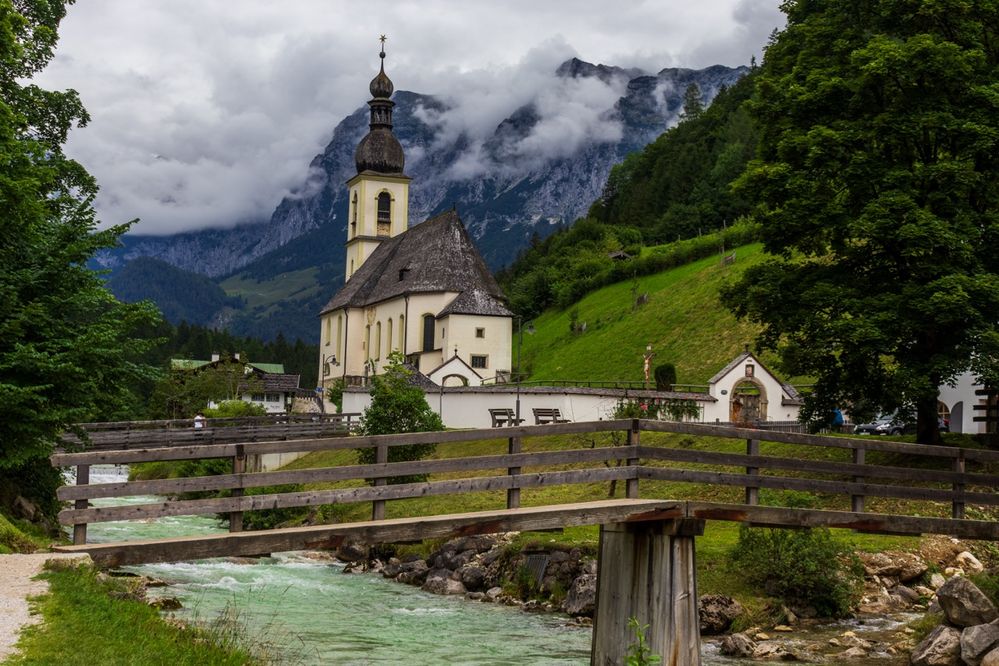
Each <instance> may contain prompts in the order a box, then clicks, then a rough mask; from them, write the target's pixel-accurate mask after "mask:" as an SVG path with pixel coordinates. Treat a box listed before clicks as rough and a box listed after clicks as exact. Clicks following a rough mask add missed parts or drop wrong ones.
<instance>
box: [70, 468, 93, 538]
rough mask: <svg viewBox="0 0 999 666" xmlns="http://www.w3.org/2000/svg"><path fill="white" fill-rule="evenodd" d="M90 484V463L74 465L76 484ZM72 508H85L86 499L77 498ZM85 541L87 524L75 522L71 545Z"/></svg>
mask: <svg viewBox="0 0 999 666" xmlns="http://www.w3.org/2000/svg"><path fill="white" fill-rule="evenodd" d="M89 484H90V465H77V466H76V485H78V486H86V485H89ZM73 508H74V509H86V508H87V500H85V499H78V500H76V502H75V503H74V504H73ZM85 543H87V524H86V523H76V524H74V525H73V545H76V546H79V545H82V544H85Z"/></svg>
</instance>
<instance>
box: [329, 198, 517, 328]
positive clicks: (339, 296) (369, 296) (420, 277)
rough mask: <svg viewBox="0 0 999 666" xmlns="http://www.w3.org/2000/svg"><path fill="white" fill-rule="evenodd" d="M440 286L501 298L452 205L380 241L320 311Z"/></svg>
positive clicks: (374, 301) (447, 289)
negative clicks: (449, 208) (406, 229)
mask: <svg viewBox="0 0 999 666" xmlns="http://www.w3.org/2000/svg"><path fill="white" fill-rule="evenodd" d="M442 291H451V292H458V293H459V294H462V293H463V292H480V293H482V294H484V295H486V296H489V297H491V298H492V299H493V300H494V301H502V299H503V292H502V291H501V290H500V287H499V285H498V284H497V283H496V280H495V278H493V276H492V274H491V273H490V272H489V269H488V268H487V267H486V264H485V262H484V261H483V260H482V257H481V256H480V255H479V251H478V250H477V249H476V248H475V243H473V242H472V239H471V237H469V235H468V231H467V230H466V229H465V225H464V224H462V222H461V219H460V218H459V217H458V213H457V212H456V211H454V210H449V211H447V212H444V213H441V214H440V215H437V216H435V217H432V218H430V219H429V220H427V221H426V222H423V223H422V224H418V225H416V226H415V227H412V228H410V229H409V230H408V231H405V232H403V233H401V234H399V235H398V236H395V237H393V238H387V239H385V240H384V241H382V242H381V243H380V244H379V245H378V247H377V248H375V251H374V252H372V253H371V256H370V257H368V258H367V259H366V260H365V261H364V263H363V264H361V267H360V268H358V269H357V271H356V272H355V273H354V275H353V276H352V277H351V278H350V279H349V280H347V284H345V285H344V286H343V288H341V289H340V291H338V292H337V293H336V294H335V295H334V296H333V298H332V299H330V301H329V303H327V304H326V307H324V308H323V309H322V312H321V314H322V313H326V312H329V311H331V310H338V309H340V308H345V307H354V308H359V307H365V306H368V305H374V304H375V303H380V302H382V301H385V300H388V299H390V298H395V297H398V296H402V295H404V294H414V293H432V292H442ZM459 298H460V296H459ZM469 298H470V299H471V298H472V297H471V296H470V297H469ZM456 300H457V299H456ZM478 300H479V301H482V302H485V300H486V299H484V298H483V297H478ZM490 308H493V309H495V306H490ZM504 310H505V308H504ZM476 314H477V313H476ZM483 314H487V313H483ZM506 314H507V315H509V312H507V313H506Z"/></svg>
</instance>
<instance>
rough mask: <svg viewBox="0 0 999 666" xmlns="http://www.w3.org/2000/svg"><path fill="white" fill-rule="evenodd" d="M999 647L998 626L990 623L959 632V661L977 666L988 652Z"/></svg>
mask: <svg viewBox="0 0 999 666" xmlns="http://www.w3.org/2000/svg"><path fill="white" fill-rule="evenodd" d="M997 646H999V624H997V623H996V622H991V623H989V624H980V625H978V626H975V627H968V628H967V629H965V630H964V631H963V632H961V659H963V660H964V661H965V662H967V663H968V666H979V664H981V662H982V659H984V658H985V655H987V654H988V653H989V652H991V651H992V650H993V649H995V648H996V647H997Z"/></svg>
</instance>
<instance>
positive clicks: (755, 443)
mask: <svg viewBox="0 0 999 666" xmlns="http://www.w3.org/2000/svg"><path fill="white" fill-rule="evenodd" d="M746 455H747V456H758V455H760V440H758V439H747V440H746ZM746 474H747V475H748V476H759V475H760V468H759V467H753V466H747V467H746ZM750 481H751V479H750ZM759 503H760V487H759V486H757V485H749V481H747V482H746V504H752V505H756V504H759Z"/></svg>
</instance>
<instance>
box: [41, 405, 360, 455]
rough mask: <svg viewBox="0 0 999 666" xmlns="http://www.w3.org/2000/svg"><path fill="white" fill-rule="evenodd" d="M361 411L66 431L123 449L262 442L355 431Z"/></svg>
mask: <svg viewBox="0 0 999 666" xmlns="http://www.w3.org/2000/svg"><path fill="white" fill-rule="evenodd" d="M360 416H361V415H360V414H353V413H351V414H323V415H318V414H317V415H315V416H307V415H301V414H294V415H288V414H272V415H268V416H252V417H239V418H216V419H205V421H204V424H203V426H202V427H200V428H195V427H194V421H193V420H192V419H182V420H169V421H122V422H120V423H83V424H80V425H79V428H80V429H81V430H82V431H83V437H80V436H79V435H77V434H75V433H64V434H63V436H62V437H61V439H62V445H63V448H64V449H66V450H74V449H82V448H85V449H88V450H107V451H110V450H119V449H133V448H136V447H141V448H149V447H164V446H181V445H196V444H218V443H222V442H259V441H272V440H294V439H303V438H316V437H334V436H337V435H345V434H348V433H350V432H352V431H353V430H354V429H356V427H357V426H358V424H359V423H360Z"/></svg>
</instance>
